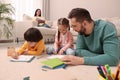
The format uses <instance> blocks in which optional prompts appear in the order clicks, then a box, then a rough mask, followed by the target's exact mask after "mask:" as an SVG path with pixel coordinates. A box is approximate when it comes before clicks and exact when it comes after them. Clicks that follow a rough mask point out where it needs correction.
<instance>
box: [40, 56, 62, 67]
mask: <svg viewBox="0 0 120 80" xmlns="http://www.w3.org/2000/svg"><path fill="white" fill-rule="evenodd" d="M42 63H43V64H44V65H45V66H47V67H49V68H52V69H53V68H55V67H57V66H60V65H62V64H64V63H63V62H62V61H61V60H60V59H59V58H53V59H48V60H45V61H43V62H42Z"/></svg>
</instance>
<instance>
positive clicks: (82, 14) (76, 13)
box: [68, 8, 93, 22]
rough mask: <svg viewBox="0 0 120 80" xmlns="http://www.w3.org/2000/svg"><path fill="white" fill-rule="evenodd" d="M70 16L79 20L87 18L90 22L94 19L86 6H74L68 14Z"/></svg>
mask: <svg viewBox="0 0 120 80" xmlns="http://www.w3.org/2000/svg"><path fill="white" fill-rule="evenodd" d="M68 18H69V19H71V18H75V19H76V21H78V22H83V21H84V20H87V21H88V22H91V21H93V20H92V18H91V16H90V13H89V11H88V10H86V9H84V8H74V9H72V10H71V12H70V13H69V15H68Z"/></svg>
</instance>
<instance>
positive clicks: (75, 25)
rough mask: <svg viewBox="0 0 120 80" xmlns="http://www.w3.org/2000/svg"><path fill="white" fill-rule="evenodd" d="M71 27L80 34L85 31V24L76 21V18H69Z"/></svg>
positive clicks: (83, 33)
mask: <svg viewBox="0 0 120 80" xmlns="http://www.w3.org/2000/svg"><path fill="white" fill-rule="evenodd" d="M71 27H72V28H73V30H75V31H76V32H78V33H79V34H80V35H85V32H86V29H85V26H84V25H83V24H82V23H80V22H78V21H76V18H72V19H71Z"/></svg>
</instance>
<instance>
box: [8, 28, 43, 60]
mask: <svg viewBox="0 0 120 80" xmlns="http://www.w3.org/2000/svg"><path fill="white" fill-rule="evenodd" d="M24 39H25V40H26V41H25V42H24V44H23V45H22V47H21V48H20V49H19V50H18V51H17V52H15V53H16V55H11V56H12V57H13V58H17V57H18V56H19V55H21V54H24V55H41V54H42V53H43V52H44V51H45V44H44V40H43V36H42V34H41V32H40V31H39V30H38V29H36V28H29V29H28V30H27V31H26V32H25V33H24ZM8 52H9V51H8Z"/></svg>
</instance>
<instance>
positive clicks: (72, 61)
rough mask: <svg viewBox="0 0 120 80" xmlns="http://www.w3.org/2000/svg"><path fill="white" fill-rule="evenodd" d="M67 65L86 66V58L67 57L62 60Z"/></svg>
mask: <svg viewBox="0 0 120 80" xmlns="http://www.w3.org/2000/svg"><path fill="white" fill-rule="evenodd" d="M61 60H62V61H63V62H64V63H65V64H69V65H81V64H84V58H83V57H77V56H73V55H66V56H65V57H63V58H62V59H61Z"/></svg>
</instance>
